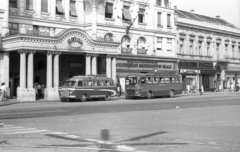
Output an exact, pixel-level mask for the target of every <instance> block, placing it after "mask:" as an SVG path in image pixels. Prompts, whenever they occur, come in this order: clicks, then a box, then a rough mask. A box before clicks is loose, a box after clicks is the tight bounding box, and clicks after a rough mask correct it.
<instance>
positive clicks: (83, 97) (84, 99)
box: [81, 94, 87, 102]
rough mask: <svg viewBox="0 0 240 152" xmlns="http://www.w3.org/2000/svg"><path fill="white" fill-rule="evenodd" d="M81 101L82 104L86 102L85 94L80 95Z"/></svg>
mask: <svg viewBox="0 0 240 152" xmlns="http://www.w3.org/2000/svg"><path fill="white" fill-rule="evenodd" d="M81 101H82V102H85V101H87V95H86V94H82V96H81Z"/></svg>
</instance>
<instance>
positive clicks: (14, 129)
mask: <svg viewBox="0 0 240 152" xmlns="http://www.w3.org/2000/svg"><path fill="white" fill-rule="evenodd" d="M30 133H41V134H58V135H59V134H62V135H64V134H67V133H63V132H54V131H50V130H45V129H37V128H27V127H22V126H14V125H5V124H1V123H0V135H1V134H2V135H15V134H30Z"/></svg>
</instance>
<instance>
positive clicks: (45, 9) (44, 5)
mask: <svg viewBox="0 0 240 152" xmlns="http://www.w3.org/2000/svg"><path fill="white" fill-rule="evenodd" d="M41 12H46V13H48V0H42V3H41Z"/></svg>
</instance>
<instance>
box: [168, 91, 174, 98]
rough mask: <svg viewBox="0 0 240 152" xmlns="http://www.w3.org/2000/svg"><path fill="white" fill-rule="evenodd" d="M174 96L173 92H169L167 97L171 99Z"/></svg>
mask: <svg viewBox="0 0 240 152" xmlns="http://www.w3.org/2000/svg"><path fill="white" fill-rule="evenodd" d="M173 96H174V92H173V91H172V90H170V91H169V97H170V98H172V97H173Z"/></svg>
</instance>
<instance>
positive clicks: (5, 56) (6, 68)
mask: <svg viewBox="0 0 240 152" xmlns="http://www.w3.org/2000/svg"><path fill="white" fill-rule="evenodd" d="M3 75H4V76H3V77H4V78H3V80H4V82H5V86H6V89H7V95H8V96H10V89H9V52H4V53H3Z"/></svg>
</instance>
